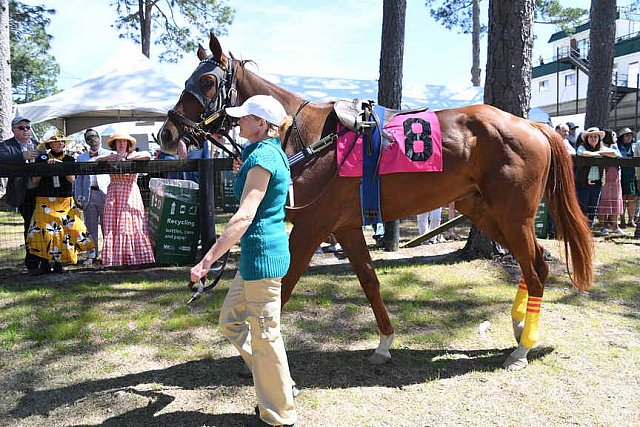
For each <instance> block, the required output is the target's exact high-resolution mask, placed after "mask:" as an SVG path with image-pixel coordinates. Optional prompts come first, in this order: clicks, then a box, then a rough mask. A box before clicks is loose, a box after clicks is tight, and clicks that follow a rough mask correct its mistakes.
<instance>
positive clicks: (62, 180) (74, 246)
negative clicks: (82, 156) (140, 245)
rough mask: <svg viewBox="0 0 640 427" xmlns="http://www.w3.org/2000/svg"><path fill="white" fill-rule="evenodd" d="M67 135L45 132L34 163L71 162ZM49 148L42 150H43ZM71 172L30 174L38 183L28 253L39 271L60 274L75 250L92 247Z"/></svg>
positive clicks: (74, 257) (71, 261) (75, 254)
mask: <svg viewBox="0 0 640 427" xmlns="http://www.w3.org/2000/svg"><path fill="white" fill-rule="evenodd" d="M69 140H70V138H67V137H65V136H64V135H63V134H62V132H60V131H57V130H56V131H53V132H48V133H47V134H45V136H44V138H43V141H42V142H41V144H40V147H39V149H41V151H43V152H42V153H40V154H39V155H38V157H37V158H36V162H37V163H48V164H55V163H60V162H73V161H75V159H74V158H73V157H72V156H70V155H68V154H65V152H64V148H65V143H66V142H67V141H69ZM46 149H48V151H46V152H44V150H46ZM74 180H75V177H74V176H73V175H67V176H64V175H61V176H45V177H33V178H32V181H33V183H34V184H36V185H37V188H36V189H35V192H36V203H35V205H36V207H35V209H34V211H33V216H32V219H31V223H30V225H29V230H28V232H27V245H28V249H29V252H30V253H31V254H33V255H35V256H37V257H38V258H40V259H41V261H40V267H39V270H38V272H39V273H41V274H44V273H49V272H50V271H51V265H50V261H52V262H53V271H54V273H61V272H62V271H63V265H64V264H76V263H77V262H78V252H83V251H88V250H91V249H93V248H94V247H95V243H94V241H93V240H92V239H91V236H90V235H89V233H88V232H87V227H86V226H85V224H84V222H83V221H82V217H81V216H80V211H79V210H78V208H77V207H76V205H75V202H74V200H73V182H74Z"/></svg>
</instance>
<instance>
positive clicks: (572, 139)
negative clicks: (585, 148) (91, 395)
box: [566, 122, 580, 150]
mask: <svg viewBox="0 0 640 427" xmlns="http://www.w3.org/2000/svg"><path fill="white" fill-rule="evenodd" d="M567 127H568V128H569V134H568V135H567V136H566V138H567V141H569V144H571V146H572V147H573V149H574V150H577V149H578V135H579V134H578V133H577V132H576V130H577V129H578V128H579V127H580V126H576V125H574V124H573V123H571V122H567Z"/></svg>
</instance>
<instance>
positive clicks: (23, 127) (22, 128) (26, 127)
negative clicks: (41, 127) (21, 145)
mask: <svg viewBox="0 0 640 427" xmlns="http://www.w3.org/2000/svg"><path fill="white" fill-rule="evenodd" d="M16 129H20V130H28V129H31V126H16Z"/></svg>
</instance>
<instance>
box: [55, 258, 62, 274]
mask: <svg viewBox="0 0 640 427" xmlns="http://www.w3.org/2000/svg"><path fill="white" fill-rule="evenodd" d="M53 272H54V273H64V268H63V267H62V264H61V263H59V262H58V261H56V262H54V263H53Z"/></svg>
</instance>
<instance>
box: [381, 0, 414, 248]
mask: <svg viewBox="0 0 640 427" xmlns="http://www.w3.org/2000/svg"><path fill="white" fill-rule="evenodd" d="M406 11H407V2H406V0H384V3H383V12H382V38H381V48H380V78H379V79H378V104H379V105H382V106H385V107H387V108H393V109H400V106H401V103H402V59H403V57H404V27H405V25H404V24H405V15H406ZM399 229H400V222H399V221H388V222H385V224H384V249H385V250H386V251H392V252H395V251H397V250H398V246H399V243H400V239H399V237H400V232H399Z"/></svg>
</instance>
